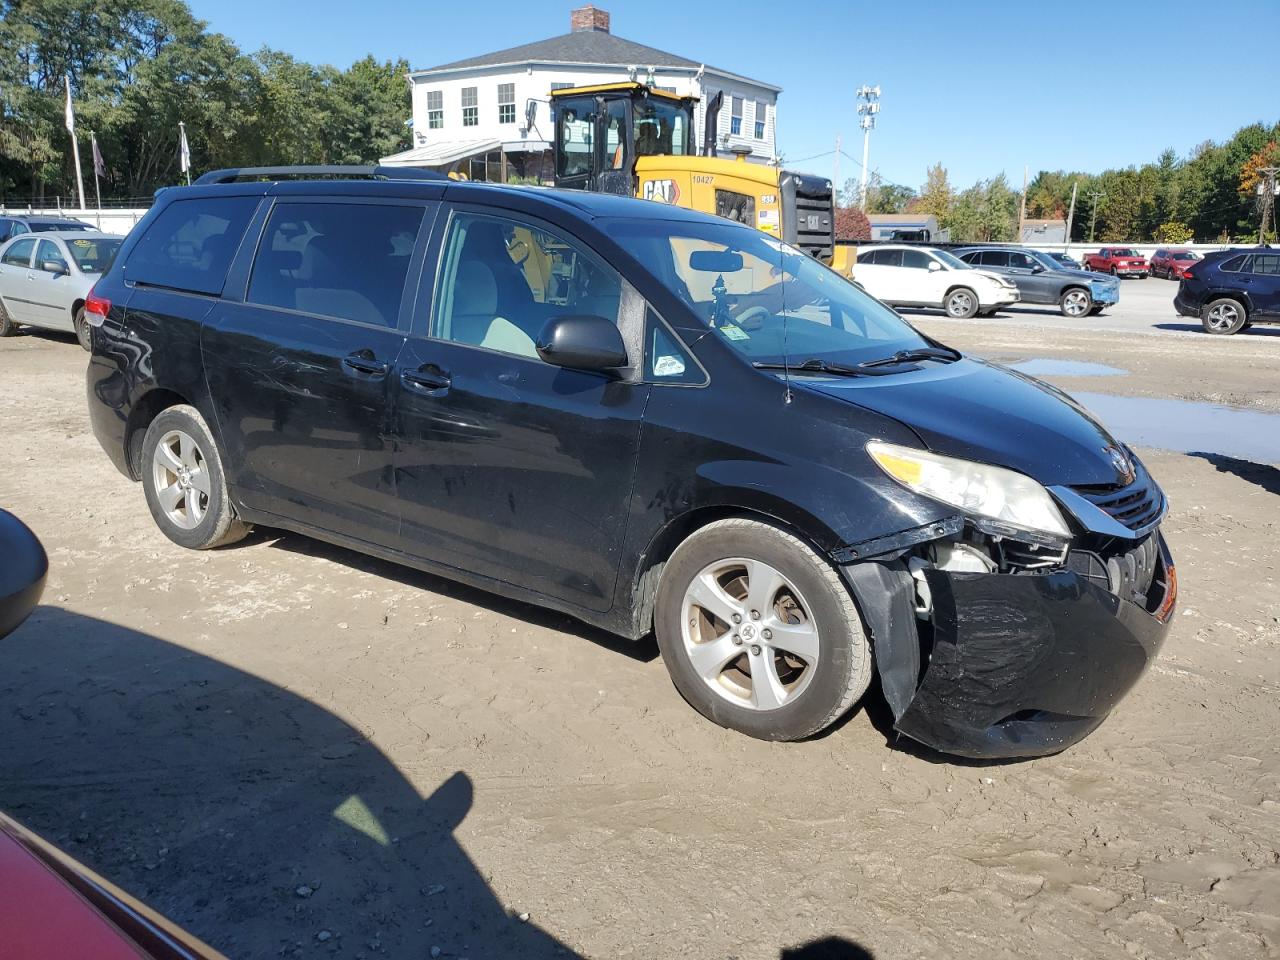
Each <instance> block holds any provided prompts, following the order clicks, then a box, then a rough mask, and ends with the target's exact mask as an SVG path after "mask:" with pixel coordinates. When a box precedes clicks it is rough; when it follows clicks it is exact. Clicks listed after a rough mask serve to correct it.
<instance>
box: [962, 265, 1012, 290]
mask: <svg viewBox="0 0 1280 960" xmlns="http://www.w3.org/2000/svg"><path fill="white" fill-rule="evenodd" d="M956 272H957V273H959V272H960V271H958V270H957V271H956ZM964 274H965V276H972V275H975V274H976V275H977V276H979V277H986V278H987V279H988V280H991V281H993V282H994V283H995V285H996V286H998V287H1003V286H1004V285H1005V281H1006V280H1008V279H1009V278H1008V277H1005V276H1002V275H1000V274H998V273H995V272H993V271H991V270H983V269H982V268H981V267H974V268H973V269H972V270H965V271H964Z"/></svg>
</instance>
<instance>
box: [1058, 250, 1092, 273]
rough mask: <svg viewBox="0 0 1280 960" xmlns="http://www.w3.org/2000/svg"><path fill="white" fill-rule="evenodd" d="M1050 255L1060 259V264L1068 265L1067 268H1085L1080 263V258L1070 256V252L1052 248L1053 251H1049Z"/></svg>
mask: <svg viewBox="0 0 1280 960" xmlns="http://www.w3.org/2000/svg"><path fill="white" fill-rule="evenodd" d="M1049 256H1051V257H1053V259H1055V260H1057V261H1058V262H1059V263H1060V264H1062V265H1063V266H1064V267H1067V268H1069V269H1071V270H1083V269H1084V268H1083V267H1082V266H1081V265H1080V261H1079V260H1077V259H1076V258H1075V257H1073V256H1070V255H1069V254H1065V253H1061V252H1058V251H1052V250H1051V251H1049Z"/></svg>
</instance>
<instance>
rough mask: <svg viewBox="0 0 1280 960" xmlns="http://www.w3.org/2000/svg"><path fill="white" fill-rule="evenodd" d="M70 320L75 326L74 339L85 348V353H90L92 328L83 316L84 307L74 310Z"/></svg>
mask: <svg viewBox="0 0 1280 960" xmlns="http://www.w3.org/2000/svg"><path fill="white" fill-rule="evenodd" d="M72 322H73V323H74V324H75V328H76V340H77V341H78V342H79V344H80V346H81V347H83V348H84V349H85V352H86V353H92V352H93V328H92V327H91V326H89V321H88V320H86V319H85V318H84V307H80V308H79V309H77V310H76V315H75V319H74V320H73V321H72Z"/></svg>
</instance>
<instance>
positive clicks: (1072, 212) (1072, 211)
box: [1063, 180, 1080, 256]
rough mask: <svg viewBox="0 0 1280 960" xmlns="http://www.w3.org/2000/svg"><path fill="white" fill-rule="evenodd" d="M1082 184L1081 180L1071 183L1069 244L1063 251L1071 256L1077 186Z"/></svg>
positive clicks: (1067, 238)
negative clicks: (1072, 224) (1072, 225)
mask: <svg viewBox="0 0 1280 960" xmlns="http://www.w3.org/2000/svg"><path fill="white" fill-rule="evenodd" d="M1079 186H1080V181H1079V180H1075V181H1073V182H1072V184H1071V209H1070V211H1068V212H1067V236H1066V241H1067V245H1066V248H1065V249H1064V250H1063V252H1064V253H1065V254H1066V255H1067V256H1071V223H1072V221H1073V220H1075V218H1076V188H1077V187H1079Z"/></svg>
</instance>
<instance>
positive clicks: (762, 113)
mask: <svg viewBox="0 0 1280 960" xmlns="http://www.w3.org/2000/svg"><path fill="white" fill-rule="evenodd" d="M768 109H769V106H768V104H766V103H765V102H764V101H763V100H757V101H756V139H757V140H763V139H764V121H765V117H767V116H768V114H767V112H766V111H767V110H768Z"/></svg>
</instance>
